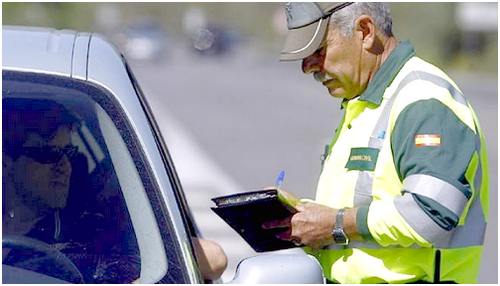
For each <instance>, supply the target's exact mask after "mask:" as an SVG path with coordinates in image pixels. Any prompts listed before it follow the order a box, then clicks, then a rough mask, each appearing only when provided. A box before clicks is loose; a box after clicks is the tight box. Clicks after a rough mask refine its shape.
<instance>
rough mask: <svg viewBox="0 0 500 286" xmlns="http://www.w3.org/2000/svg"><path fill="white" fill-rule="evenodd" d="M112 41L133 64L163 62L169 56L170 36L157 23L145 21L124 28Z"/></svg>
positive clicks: (113, 36) (112, 37)
mask: <svg viewBox="0 0 500 286" xmlns="http://www.w3.org/2000/svg"><path fill="white" fill-rule="evenodd" d="M111 40H112V41H113V42H114V43H115V44H116V45H117V46H118V47H119V48H121V50H122V51H123V53H124V55H125V57H126V58H127V59H128V60H129V61H131V62H161V61H163V60H164V59H165V58H166V57H167V56H168V48H169V44H170V39H169V36H168V34H167V33H166V31H165V30H164V29H163V28H162V27H161V26H160V25H159V24H158V23H157V22H156V21H152V20H143V21H140V22H137V23H136V24H133V25H130V26H128V27H124V28H122V29H121V30H120V31H118V32H116V33H115V34H114V35H112V36H111Z"/></svg>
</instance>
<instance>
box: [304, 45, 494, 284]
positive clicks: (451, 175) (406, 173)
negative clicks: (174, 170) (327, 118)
mask: <svg viewBox="0 0 500 286" xmlns="http://www.w3.org/2000/svg"><path fill="white" fill-rule="evenodd" d="M342 106H343V108H344V109H345V114H344V118H343V121H342V123H341V124H340V127H339V129H337V131H336V134H335V137H334V139H333V142H332V144H331V145H330V149H329V152H328V154H326V155H327V156H326V159H325V161H324V163H323V170H322V172H321V175H320V178H319V181H318V187H317V193H316V199H315V201H316V202H317V203H321V204H324V205H327V206H330V207H333V208H352V207H359V209H358V212H357V224H358V229H359V231H360V233H361V235H362V236H363V238H364V242H351V243H349V245H347V246H345V247H344V246H339V245H335V244H333V245H331V246H329V247H326V248H324V249H322V250H317V251H313V250H311V249H306V250H307V251H309V252H311V253H312V254H313V255H315V256H316V257H317V258H318V260H319V261H320V262H321V264H322V266H323V268H324V271H325V275H326V277H327V279H329V280H331V281H335V282H338V283H351V284H355V283H406V282H413V281H418V280H423V281H428V282H437V281H454V282H457V283H475V282H476V280H477V276H478V272H479V265H480V261H481V255H482V244H483V240H484V233H485V228H486V221H487V213H488V171H487V170H488V169H487V160H486V146H485V140H484V137H483V134H482V131H481V129H480V126H479V123H478V120H477V118H476V116H475V114H474V112H473V110H472V108H471V106H470V105H469V104H468V102H467V101H466V99H465V98H464V96H463V95H462V93H461V91H460V90H459V88H458V87H457V86H456V84H455V83H454V82H453V81H452V80H451V79H450V78H449V77H448V76H447V75H446V74H445V73H444V72H443V71H441V70H439V69H438V68H436V67H435V66H433V65H431V64H429V63H427V62H425V61H423V60H422V59H420V58H418V57H417V56H415V52H414V50H413V47H412V45H411V44H410V43H409V42H408V41H404V42H401V43H400V44H399V45H398V47H396V49H395V50H394V51H393V52H392V53H391V55H390V56H389V58H388V59H387V60H386V62H385V63H384V64H383V65H382V66H381V68H380V70H379V71H378V72H377V73H376V75H375V77H374V78H373V80H372V81H371V82H370V84H369V85H368V87H367V89H366V91H365V92H364V93H363V94H362V95H360V96H358V97H357V98H354V99H352V100H349V101H347V100H346V101H344V102H343V103H342Z"/></svg>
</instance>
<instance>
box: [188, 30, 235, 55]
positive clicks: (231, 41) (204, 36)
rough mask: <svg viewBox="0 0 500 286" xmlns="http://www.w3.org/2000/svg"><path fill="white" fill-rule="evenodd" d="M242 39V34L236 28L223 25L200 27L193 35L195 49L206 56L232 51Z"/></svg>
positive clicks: (192, 40)
mask: <svg viewBox="0 0 500 286" xmlns="http://www.w3.org/2000/svg"><path fill="white" fill-rule="evenodd" d="M241 41H242V38H241V35H240V34H239V33H238V32H237V31H236V30H234V29H231V28H225V27H221V26H207V27H204V28H199V29H198V30H197V31H196V32H195V33H194V34H193V35H192V37H191V42H192V44H193V48H194V50H195V51H196V52H198V53H199V54H201V55H206V56H221V55H225V54H228V53H231V52H233V51H234V50H235V49H236V48H237V46H238V45H239V44H240V43H241Z"/></svg>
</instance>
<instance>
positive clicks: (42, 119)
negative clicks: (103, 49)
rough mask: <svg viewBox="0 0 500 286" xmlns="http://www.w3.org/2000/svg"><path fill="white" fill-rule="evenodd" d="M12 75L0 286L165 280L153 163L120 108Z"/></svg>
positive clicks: (6, 106) (49, 82) (40, 79)
mask: <svg viewBox="0 0 500 286" xmlns="http://www.w3.org/2000/svg"><path fill="white" fill-rule="evenodd" d="M8 75H9V74H7V76H6V73H5V72H4V74H3V90H2V106H3V107H2V111H3V112H2V124H3V132H2V140H3V144H2V163H3V164H2V165H3V168H2V195H3V197H2V226H3V228H2V242H3V243H2V245H3V248H2V249H3V274H2V276H3V282H6V277H7V278H8V277H10V276H9V275H11V276H12V275H14V276H15V278H16V277H17V278H19V279H26V281H24V280H23V281H24V283H30V279H31V280H32V281H31V283H41V282H42V281H47V282H50V283H57V280H62V281H67V282H72V283H132V282H137V281H139V280H138V279H140V281H141V282H143V283H153V282H157V281H159V280H160V279H161V278H162V277H164V276H165V275H166V272H167V270H168V263H167V261H166V254H165V247H164V243H163V241H162V235H161V234H160V230H159V229H158V226H157V223H156V219H155V214H154V212H153V209H152V207H151V204H150V202H149V199H148V196H147V191H146V189H147V188H149V186H146V185H147V184H146V185H145V183H144V180H148V178H147V177H146V176H147V174H145V173H147V172H144V168H145V165H147V164H144V162H141V161H140V160H141V157H140V156H137V154H136V153H137V152H139V151H137V150H135V149H134V146H135V145H134V139H133V134H132V133H131V131H128V130H129V128H128V125H127V124H128V123H127V121H126V120H124V118H123V115H121V114H120V109H119V108H117V107H116V106H115V105H113V104H112V102H110V101H109V99H106V97H105V96H103V95H100V94H96V93H93V94H91V95H89V94H86V93H84V92H81V91H80V90H77V89H74V88H71V86H70V85H68V83H67V82H65V81H66V80H64V79H57V78H54V77H52V78H51V77H50V76H41V75H37V76H33V77H30V76H16V75H15V74H14V73H13V74H11V76H12V78H10V80H9V76H8ZM44 77H47V79H45V78H44ZM54 83H57V84H54ZM137 166H140V167H137ZM152 250H154V251H152ZM146 254H147V255H146ZM19 273H24V274H23V275H22V277H20V276H19ZM17 278H16V279H17ZM19 279H17V280H16V281H19ZM43 279H46V280H43ZM50 279H56V280H50Z"/></svg>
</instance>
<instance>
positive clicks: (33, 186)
mask: <svg viewBox="0 0 500 286" xmlns="http://www.w3.org/2000/svg"><path fill="white" fill-rule="evenodd" d="M70 143H71V131H70V129H69V128H68V127H65V126H61V127H59V128H58V130H57V132H56V133H55V134H54V135H52V136H51V138H50V141H48V142H47V141H46V140H43V139H42V138H41V137H40V136H39V135H38V134H34V133H33V134H28V140H27V142H26V144H25V145H27V146H50V147H61V148H62V147H66V146H68V145H70ZM71 171H72V169H71V163H70V160H69V159H68V157H67V156H66V155H63V156H62V157H61V159H60V160H57V161H54V162H49V163H47V162H40V161H37V160H36V159H34V158H31V157H30V155H22V156H21V157H20V158H19V159H17V160H16V161H15V162H14V174H13V176H14V182H15V184H16V189H17V192H19V193H18V195H21V197H22V198H23V201H24V202H25V204H26V205H28V206H31V207H38V208H50V209H52V208H64V207H65V206H66V203H67V199H68V193H69V183H70V176H71ZM23 193H24V194H23Z"/></svg>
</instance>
